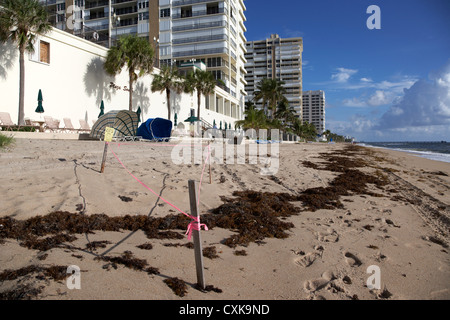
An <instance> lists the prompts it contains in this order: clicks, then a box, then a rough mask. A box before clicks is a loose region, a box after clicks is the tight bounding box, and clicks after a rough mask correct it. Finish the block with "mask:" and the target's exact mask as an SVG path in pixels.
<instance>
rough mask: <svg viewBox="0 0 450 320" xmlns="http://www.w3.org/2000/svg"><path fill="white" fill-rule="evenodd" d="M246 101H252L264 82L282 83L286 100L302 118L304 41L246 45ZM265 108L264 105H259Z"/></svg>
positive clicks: (277, 39) (274, 36)
mask: <svg viewBox="0 0 450 320" xmlns="http://www.w3.org/2000/svg"><path fill="white" fill-rule="evenodd" d="M246 48H247V53H246V54H245V58H246V59H247V63H246V64H245V68H246V70H247V75H246V76H245V79H246V81H247V85H246V87H245V88H246V91H247V92H248V96H247V101H251V100H252V99H253V93H254V92H255V91H256V87H257V85H258V83H259V82H260V81H261V80H262V79H263V78H270V79H280V80H281V81H283V82H285V85H284V87H285V89H286V94H285V96H286V98H287V99H288V101H289V103H290V105H291V106H292V107H294V109H295V111H296V113H297V114H296V116H297V117H301V115H302V52H303V39H302V38H280V36H279V35H277V34H272V35H271V36H270V38H268V39H265V40H258V41H249V42H247V43H246ZM256 106H257V107H260V108H261V107H262V104H261V102H259V103H256Z"/></svg>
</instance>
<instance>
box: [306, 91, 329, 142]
mask: <svg viewBox="0 0 450 320" xmlns="http://www.w3.org/2000/svg"><path fill="white" fill-rule="evenodd" d="M303 121H308V122H309V123H312V124H314V126H315V127H316V129H317V133H319V134H320V133H322V132H324V131H325V130H326V129H325V92H324V91H322V90H317V91H304V92H303Z"/></svg>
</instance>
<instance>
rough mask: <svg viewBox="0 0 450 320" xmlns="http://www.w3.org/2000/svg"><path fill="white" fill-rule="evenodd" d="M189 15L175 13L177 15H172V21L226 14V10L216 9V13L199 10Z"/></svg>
mask: <svg viewBox="0 0 450 320" xmlns="http://www.w3.org/2000/svg"><path fill="white" fill-rule="evenodd" d="M190 13H191V14H190V15H186V14H185V13H177V14H174V15H172V19H184V18H192V17H199V16H206V15H212V14H221V13H227V9H225V8H218V10H217V11H210V10H200V11H192V12H190Z"/></svg>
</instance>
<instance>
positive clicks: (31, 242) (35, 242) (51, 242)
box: [21, 233, 77, 251]
mask: <svg viewBox="0 0 450 320" xmlns="http://www.w3.org/2000/svg"><path fill="white" fill-rule="evenodd" d="M76 239H77V238H76V237H74V236H72V235H69V234H62V233H60V234H57V235H56V236H52V237H47V238H44V239H38V238H37V237H33V236H29V237H28V239H27V240H25V241H24V242H22V243H21V245H22V246H24V247H27V248H28V249H35V250H39V251H47V250H50V249H52V248H56V247H59V245H60V244H62V243H64V242H72V241H75V240H76Z"/></svg>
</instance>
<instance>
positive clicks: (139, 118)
mask: <svg viewBox="0 0 450 320" xmlns="http://www.w3.org/2000/svg"><path fill="white" fill-rule="evenodd" d="M136 113H137V115H138V123H139V122H141V107H139V108H138V109H137V111H136Z"/></svg>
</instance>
